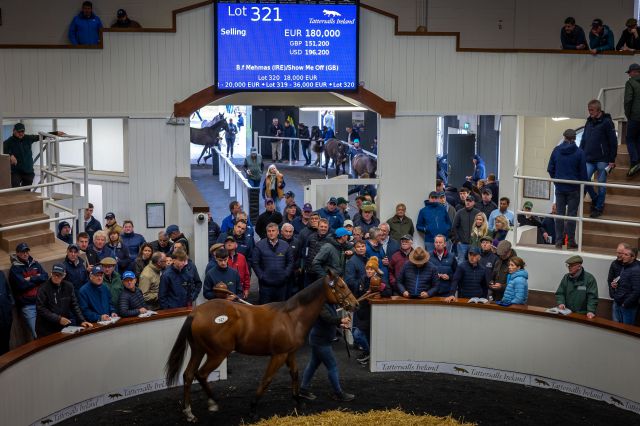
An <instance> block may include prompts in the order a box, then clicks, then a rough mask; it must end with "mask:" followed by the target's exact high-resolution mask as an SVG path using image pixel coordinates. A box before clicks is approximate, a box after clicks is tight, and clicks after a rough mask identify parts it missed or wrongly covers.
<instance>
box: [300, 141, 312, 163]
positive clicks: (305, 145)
mask: <svg viewBox="0 0 640 426" xmlns="http://www.w3.org/2000/svg"><path fill="white" fill-rule="evenodd" d="M309 145H311V142H309V141H306V142H305V141H302V155H303V156H304V160H305V162H304V164H305V165H307V166H308V165H309V164H311V151H310V150H309Z"/></svg>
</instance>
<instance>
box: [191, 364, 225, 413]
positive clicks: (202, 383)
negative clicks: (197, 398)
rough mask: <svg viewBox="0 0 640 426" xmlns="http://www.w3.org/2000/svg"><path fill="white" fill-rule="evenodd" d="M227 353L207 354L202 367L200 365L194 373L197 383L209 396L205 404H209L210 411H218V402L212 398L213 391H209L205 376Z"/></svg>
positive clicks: (216, 366) (207, 375)
mask: <svg viewBox="0 0 640 426" xmlns="http://www.w3.org/2000/svg"><path fill="white" fill-rule="evenodd" d="M227 355H228V354H216V355H212V354H208V355H207V361H206V362H205V363H204V365H203V366H202V367H200V369H199V370H198V372H197V373H196V379H198V383H200V386H202V389H204V391H205V392H206V393H207V397H209V399H208V400H207V405H208V406H209V411H210V412H214V411H218V404H216V401H215V400H214V399H213V392H212V391H211V387H210V386H209V383H208V382H207V378H208V377H209V374H211V372H212V371H213V370H215V369H216V368H218V366H219V365H220V364H221V363H222V361H223V360H224V359H225V358H226V357H227Z"/></svg>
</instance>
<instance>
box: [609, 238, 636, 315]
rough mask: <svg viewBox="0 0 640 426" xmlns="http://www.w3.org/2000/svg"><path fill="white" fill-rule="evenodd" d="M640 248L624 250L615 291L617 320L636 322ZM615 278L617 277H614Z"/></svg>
mask: <svg viewBox="0 0 640 426" xmlns="http://www.w3.org/2000/svg"><path fill="white" fill-rule="evenodd" d="M637 256H638V249H636V248H634V247H631V248H625V249H624V250H623V251H622V256H621V257H622V269H621V270H620V275H618V278H617V281H615V283H616V287H615V288H614V292H613V300H615V302H616V303H615V305H614V309H616V317H617V321H618V322H621V323H623V324H635V323H636V314H637V313H638V303H639V301H640V262H638V260H637ZM614 280H615V279H614Z"/></svg>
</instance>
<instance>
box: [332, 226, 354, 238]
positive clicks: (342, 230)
mask: <svg viewBox="0 0 640 426" xmlns="http://www.w3.org/2000/svg"><path fill="white" fill-rule="evenodd" d="M335 235H336V238H340V237H344V236H345V235H352V234H351V231H349V230H348V229H346V228H338V229H336V233H335Z"/></svg>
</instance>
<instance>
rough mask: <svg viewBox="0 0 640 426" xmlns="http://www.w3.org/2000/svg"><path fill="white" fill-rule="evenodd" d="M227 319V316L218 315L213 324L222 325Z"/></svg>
mask: <svg viewBox="0 0 640 426" xmlns="http://www.w3.org/2000/svg"><path fill="white" fill-rule="evenodd" d="M228 319H229V317H228V316H226V315H220V316H219V317H216V318H215V319H214V320H213V322H215V323H216V324H224V323H225V322H227V320H228Z"/></svg>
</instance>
